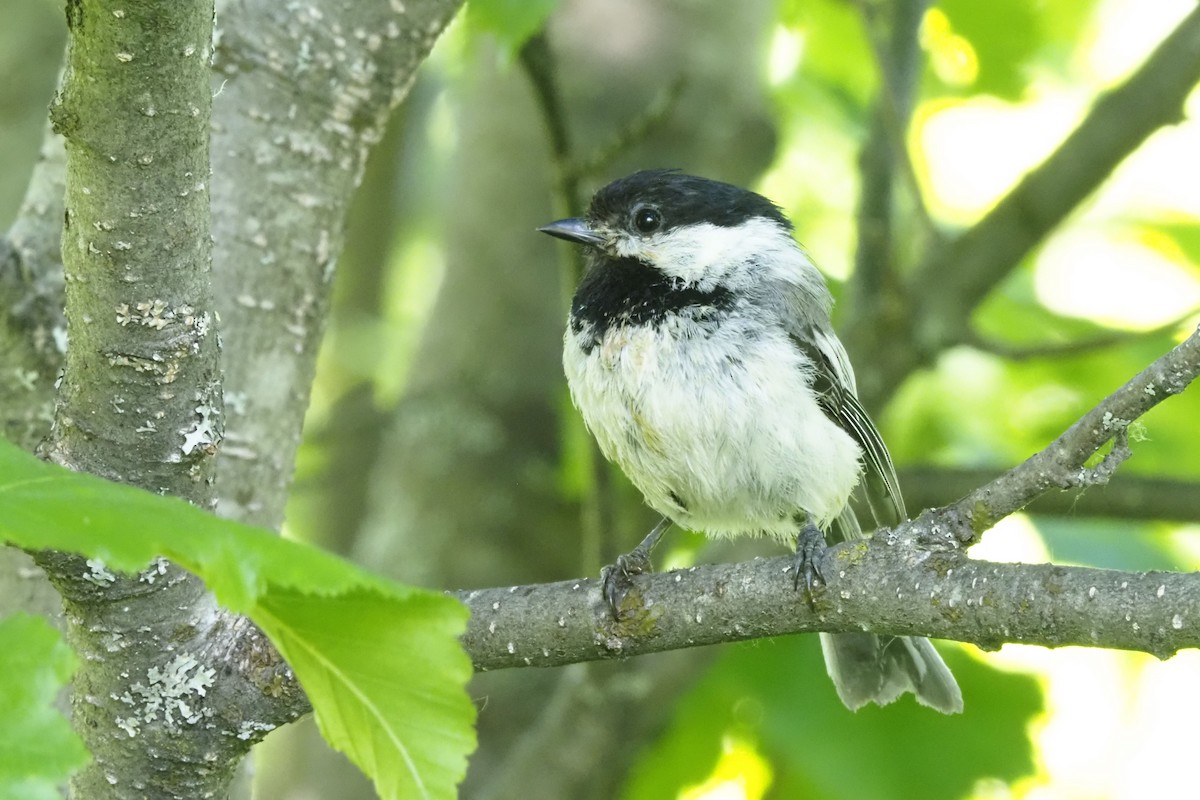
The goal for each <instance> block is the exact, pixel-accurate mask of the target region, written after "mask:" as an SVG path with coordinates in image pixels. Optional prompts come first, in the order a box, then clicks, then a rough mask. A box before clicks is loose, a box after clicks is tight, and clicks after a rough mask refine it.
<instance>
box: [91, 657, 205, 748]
mask: <svg viewBox="0 0 1200 800" xmlns="http://www.w3.org/2000/svg"><path fill="white" fill-rule="evenodd" d="M216 677H217V673H216V670H213V669H210V668H209V667H205V666H203V665H201V664H200V662H199V661H197V660H196V658H195V656H192V655H190V654H186V653H184V654H180V655H177V656H175V658H173V659H171V661H170V662H169V663H168V664H167V665H166V666H165V667H162V668H159V667H151V668H150V669H148V670H147V671H146V682H145V683H143V682H141V681H138V682H136V683H134V684H132V685H131V686H130V687H129V690H128V691H127V692H125V693H124V694H122V695H121V696H120V697H117V698H115V699H117V700H119V701H120V702H122V703H124V704H125V705H127V706H129V708H130V709H131V710H132V711H133V713H131V714H130V715H129V716H125V717H118V718H117V719H116V724H117V727H119V728H120V729H121V730H123V731H125V732H126V733H127V734H129V735H130V736H136V735H137V733H138V731H139V730H140V729H141V727H142V726H143V725H149V724H152V723H161V724H162V725H163V726H164V727H166V729H167V730H168V731H171V732H178V731H179V730H180V729H181V728H182V727H183V725H194V724H196V723H197V722H199V721H200V720H202V719H204V718H205V717H206V716H209V715H210V714H211V712H210V711H209V710H208V709H206V708H202V707H201V706H200V704H199V700H200V698H202V697H204V696H205V695H206V694H207V693H208V689H209V688H210V687H211V686H212V685H213V684H214V683H216Z"/></svg>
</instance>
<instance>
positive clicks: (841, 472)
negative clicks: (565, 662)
mask: <svg viewBox="0 0 1200 800" xmlns="http://www.w3.org/2000/svg"><path fill="white" fill-rule="evenodd" d="M539 230H540V231H542V232H544V233H548V234H550V235H551V236H556V237H558V238H560V239H566V240H567V241H570V242H574V243H577V244H580V245H583V246H584V247H585V248H586V253H587V257H586V261H587V271H586V274H585V275H584V277H583V280H582V281H581V282H580V284H579V287H578V289H577V290H576V292H575V297H574V300H573V301H572V304H571V313H570V320H569V324H568V327H567V332H566V336H565V348H564V352H563V365H564V367H565V369H566V374H567V381H568V383H569V385H570V389H571V396H572V398H573V400H574V402H575V405H576V406H577V407H578V408H579V410H580V412H581V413H582V415H583V418H584V421H585V422H586V423H587V426H588V428H589V429H590V430H591V432H592V434H593V435H594V436H595V437H596V441H597V442H598V443H599V445H600V449H601V451H602V452H603V453H604V455H605V456H606V457H607V458H608V459H609V460H611V461H614V462H615V463H616V464H617V465H619V466H620V467H621V469H622V470H624V472H625V474H626V475H628V476H629V479H630V480H631V481H632V482H633V483H634V485H636V486H637V487H638V489H640V490H641V492H642V494H643V495H644V496H645V498H646V502H647V504H649V505H650V507H652V508H653V509H655V510H656V511H658V512H659V513H661V514H662V515H663V521H662V522H661V523H659V524H658V525H657V526H655V528H654V530H652V531H651V532H650V534H649V535H648V536H647V537H646V538H645V540H644V541H643V542H642V543H641V544H640V545H638V547H637V548H635V549H634V550H633V551H632V552H631V553H628V554H626V555H624V556H621V557H620V558H619V559H618V560H617V563H616V564H615V565H614V566H613V567H611V568H609V569H608V570H606V574H605V580H604V584H605V595H606V597H607V598H608V602H609V604H610V605H611V606H612V608H613V609H614V613H616V609H617V607H618V604H619V600H620V597H621V595H622V593H623V590H624V587H626V586H628V583H629V576H630V575H631V574H635V573H637V572H642V571H645V570H647V569H649V568H650V551H651V550H652V549H653V547H654V545H655V544H656V543H657V542H658V539H659V538H660V537H661V536H662V534H663V532H664V531H665V530H666V529H667V528H668V527H669V526H670V524H671V523H672V522H674V523H676V524H678V525H680V526H682V527H684V528H689V529H692V530H697V531H702V532H704V533H705V534H707V535H709V536H711V537H714V538H720V537H729V536H740V535H748V534H766V535H768V536H773V537H775V538H778V539H781V540H786V541H788V542H792V541H795V542H796V552H797V557H796V572H795V576H794V579H793V581H794V586H795V588H797V589H799V588H800V586H801V585H802V584H803V586H804V588H805V589H806V590H807V591H808V592H809V593H810V596H811V594H812V592H813V591H814V589H815V588H816V586H817V585H818V584H819V583H820V582H821V574H820V567H819V564H820V554H821V552H822V551H823V550H824V549H825V547H826V546H827V544H826V539H825V537H826V536H829V537H830V538H832V539H835V540H837V541H840V540H842V539H846V538H852V537H857V536H861V535H862V532H861V528H860V526H859V522H858V519H857V517H856V515H855V512H854V510H853V509H852V507H851V505H850V499H851V495H852V493H854V491H855V489H856V487H859V486H860V484H861V485H862V489H863V490H864V493H865V494H866V495H867V498H868V500H869V501H870V506H871V508H872V511H873V512H874V514H875V515H876V516H877V517H879V518H880V519H881V521H888V522H900V521H902V520H903V519H904V518H905V517H906V514H905V509H904V501H903V499H902V497H901V495H900V487H899V484H898V483H897V480H896V472H895V469H894V467H893V466H892V460H891V457H890V456H889V455H888V451H887V448H886V447H885V446H884V443H883V440H882V439H881V438H880V435H879V432H878V431H877V430H876V428H875V426H874V424H873V423H872V422H871V420H870V418H868V416H867V414H866V412H865V411H864V410H863V408H862V406H861V405H860V404H859V402H858V399H857V394H856V388H855V381H854V371H853V369H852V368H851V366H850V361H849V359H848V358H847V356H846V351H845V348H844V347H843V346H842V343H841V342H840V341H839V340H838V338H837V336H836V335H835V334H834V332H833V328H832V325H831V323H830V319H829V313H830V309H831V307H832V304H833V301H832V298H831V296H830V294H829V290H828V288H827V287H826V285H825V280H824V278H823V277H822V275H821V273H820V272H819V271H818V270H817V268H816V267H815V266H814V265H813V263H812V261H811V260H810V259H809V257H808V255H807V254H806V253H805V251H804V250H803V249H802V248H801V247H800V246H799V245H798V244H797V243H796V241H795V239H794V238H793V237H792V224H791V222H790V221H789V220H788V219H787V217H786V216H784V214H783V212H782V211H781V210H780V209H779V208H778V207H777V206H776V205H775V204H774V203H772V202H771V201H770V200H767V199H766V198H765V197H762V196H761V195H758V194H755V193H754V192H751V191H747V190H745V189H741V188H739V187H736V186H732V185H730V184H727V183H719V182H717V181H712V180H707V179H705V178H698V177H694V176H691V175H685V174H683V173H680V172H676V171H672V170H648V171H643V172H637V173H634V174H633V175H630V176H628V177H626V178H622V179H620V180H617V181H614V182H613V183H610V184H609V185H608V186H605V187H604V188H603V189H601V190H600V191H599V192H597V193H596V195H595V196H594V197H593V198H592V202H591V206H590V207H589V209H588V212H587V214H586V216H584V217H583V218H581V219H563V220H559V221H557V222H553V223H550V224H549V225H546V226H543V227H542V228H539ZM821 642H822V646H823V648H824V652H825V664H826V667H827V669H828V671H829V675H830V677H831V678H832V679H833V682H834V685H835V686H836V688H837V692H838V695H839V696H840V697H841V699H842V701H843V702H844V703H845V704H846V705H847V706H848V707H849V708H851V709H857V708H859V707H861V706H862V705H864V704H866V703H868V702H876V703H879V704H884V703H890V702H891V701H893V700H895V699H896V698H897V697H899V696H900V695H901V694H903V693H904V692H909V691H911V692H913V693H914V694H915V695H916V697H917V700H918V701H919V702H921V703H923V704H925V705H927V706H931V707H933V708H936V709H937V710H939V711H942V712H945V713H955V712H958V711H961V710H962V693H961V692H960V691H959V688H958V685H957V683H955V680H954V677H953V676H952V675H951V674H950V671H949V670H948V669H947V668H946V665H945V664H944V663H943V662H942V659H941V657H940V656H939V655H938V654H937V651H936V650H934V648H933V645H932V644H930V642H929V640H928V639H921V638H912V637H904V636H883V637H880V636H876V635H874V634H867V633H849V634H824V633H823V634H821Z"/></svg>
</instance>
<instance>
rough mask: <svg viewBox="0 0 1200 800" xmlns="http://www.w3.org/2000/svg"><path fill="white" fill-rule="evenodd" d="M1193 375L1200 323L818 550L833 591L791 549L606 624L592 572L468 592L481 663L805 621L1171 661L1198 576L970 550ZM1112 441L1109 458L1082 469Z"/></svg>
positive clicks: (615, 650) (1194, 618) (690, 639)
mask: <svg viewBox="0 0 1200 800" xmlns="http://www.w3.org/2000/svg"><path fill="white" fill-rule="evenodd" d="M1198 373H1200V330H1198V331H1197V332H1195V333H1193V334H1192V336H1191V337H1190V338H1189V339H1187V340H1186V341H1185V342H1183V343H1182V344H1180V345H1179V346H1178V347H1176V348H1174V349H1173V350H1171V351H1170V352H1168V353H1166V354H1165V355H1163V356H1162V357H1160V358H1159V359H1157V360H1156V361H1155V362H1154V363H1153V364H1151V365H1150V366H1149V367H1147V368H1146V369H1144V370H1142V372H1140V373H1139V374H1138V375H1136V376H1135V377H1134V378H1133V379H1132V380H1130V381H1129V382H1128V383H1126V384H1125V385H1124V386H1122V387H1121V388H1120V389H1118V390H1117V391H1116V392H1114V393H1113V394H1111V395H1109V396H1108V397H1106V398H1105V399H1104V400H1103V401H1102V402H1101V403H1100V404H1099V405H1097V406H1096V407H1095V408H1093V409H1092V410H1091V411H1089V412H1088V413H1087V414H1085V415H1084V416H1083V417H1082V418H1081V419H1080V420H1079V421H1078V422H1076V423H1075V424H1074V425H1072V426H1071V427H1070V428H1069V429H1067V431H1066V432H1065V433H1063V434H1062V435H1061V436H1059V437H1058V438H1057V439H1056V440H1055V441H1054V442H1052V443H1051V444H1050V446H1048V447H1047V448H1046V449H1045V450H1043V451H1041V452H1040V453H1037V454H1036V455H1034V456H1032V457H1030V458H1029V459H1028V460H1027V461H1025V462H1024V463H1023V464H1021V465H1019V466H1017V467H1015V468H1013V469H1012V470H1009V471H1008V472H1007V473H1005V474H1004V475H1002V476H1000V477H999V478H997V479H996V480H993V481H991V482H990V483H988V484H986V485H984V486H983V487H982V488H979V489H975V490H974V491H972V492H970V493H968V494H967V495H966V497H964V498H963V499H962V500H960V501H958V502H957V503H954V504H953V505H949V506H946V507H944V508H939V509H935V510H932V511H926V512H924V513H922V514H921V515H920V516H918V518H917V519H916V520H912V521H908V522H905V523H903V524H901V525H900V526H898V527H897V528H895V529H894V530H883V531H880V532H879V533H877V534H876V535H875V536H874V537H872V538H871V539H870V540H858V541H853V542H845V543H842V544H840V545H838V546H836V547H832V548H830V549H829V550H828V551H826V553H825V554H824V556H823V566H822V569H821V572H822V574H823V575H826V576H828V578H829V581H828V585H827V586H826V587H824V588H821V589H819V590H818V591H817V592H816V594H815V597H814V598H813V601H812V603H811V604H810V602H809V598H808V596H807V594H806V593H804V592H797V591H795V590H794V589H793V588H792V586H793V578H792V575H791V574H790V573H791V571H792V569H793V566H794V563H795V559H794V558H793V557H791V556H787V557H782V558H774V559H765V560H764V559H755V560H753V561H747V562H741V563H737V564H718V565H711V566H703V567H693V568H691V569H687V570H679V571H674V572H670V573H666V574H657V575H642V576H636V577H635V578H634V579H633V589H632V590H631V591H630V592H629V593H628V594H627V595H626V596H625V597H624V599H623V601H622V604H621V611H622V618H621V619H620V620H615V619H613V615H612V614H611V612H610V610H609V608H608V606H607V604H606V603H605V601H604V600H603V598H602V596H601V592H600V588H599V582H598V581H595V580H587V579H581V580H576V581H564V582H560V583H551V584H541V585H533V586H512V587H509V588H500V589H483V590H476V591H470V592H459V593H457V595H456V596H457V597H459V599H461V600H462V601H463V602H464V603H465V604H466V605H467V606H468V607H469V608H470V610H471V621H470V623H469V625H468V629H467V632H466V634H465V635H464V636H463V638H462V641H463V645H464V646H465V647H466V649H467V652H468V653H469V654H470V656H471V658H472V660H473V662H474V664H475V666H476V668H477V669H499V668H504V667H518V666H543V667H545V666H559V665H563V664H570V663H574V662H578V661H592V660H599V659H611V658H619V657H623V656H631V655H639V654H642V653H651V652H658V651H662V650H672V649H677V648H682V647H695V646H698V645H705V644H715V643H718V642H729V641H739V640H743V639H753V638H760V637H765V636H778V635H781V634H787V633H802V632H810V631H831V632H842V631H858V630H865V631H872V632H875V633H880V634H897V635H910V634H911V635H920V636H931V637H935V638H940V639H955V640H958V641H963V642H973V643H975V644H977V645H979V646H980V647H983V648H996V647H999V646H1000V645H1001V644H1003V643H1004V642H1025V643H1029V644H1041V645H1046V646H1052V647H1053V646H1062V645H1088V646H1093V647H1108V648H1114V649H1124V650H1142V651H1145V652H1148V653H1153V654H1155V655H1157V656H1160V657H1167V656H1169V655H1171V654H1173V653H1174V652H1175V651H1176V650H1179V649H1180V648H1184V647H1197V646H1200V573H1192V574H1178V573H1170V572H1148V573H1133V572H1118V571H1112V570H1101V569H1092V568H1087V567H1062V566H1058V565H1054V564H998V563H992V562H987V561H975V560H972V559H970V558H968V556H967V555H966V553H965V551H964V549H963V547H964V546H965V545H967V544H970V543H971V542H973V541H975V540H976V539H977V538H978V536H979V535H980V534H982V533H983V530H985V529H986V528H987V527H990V526H991V525H992V524H994V523H995V522H996V521H997V520H998V519H1000V518H1002V517H1004V516H1007V515H1008V514H1011V513H1012V512H1014V511H1017V510H1019V509H1020V508H1022V507H1024V506H1025V505H1026V504H1027V503H1029V502H1030V500H1032V499H1033V498H1035V497H1037V496H1038V495H1039V494H1041V493H1044V492H1045V491H1047V490H1048V489H1050V488H1053V487H1056V486H1057V487H1072V486H1084V485H1092V484H1096V483H1103V482H1105V481H1107V479H1108V477H1109V476H1110V475H1111V473H1112V471H1113V470H1114V469H1115V468H1116V466H1117V465H1118V464H1119V463H1120V462H1121V461H1123V460H1124V458H1126V457H1127V456H1128V445H1127V443H1126V441H1125V429H1126V427H1127V426H1128V425H1129V423H1130V422H1131V421H1133V420H1134V419H1136V418H1137V417H1139V416H1140V415H1141V414H1144V413H1145V412H1146V411H1148V410H1149V409H1150V408H1152V407H1153V406H1155V405H1156V404H1158V403H1159V402H1161V401H1162V400H1163V399H1164V398H1165V397H1168V396H1170V395H1173V394H1177V393H1179V392H1181V391H1183V389H1184V388H1185V387H1186V386H1187V385H1188V384H1189V383H1190V382H1191V381H1192V380H1194V379H1195V377H1196V376H1197V374H1198ZM1109 440H1113V441H1114V446H1113V449H1112V451H1111V452H1110V453H1109V454H1108V455H1107V456H1106V457H1105V458H1104V459H1103V460H1102V461H1101V463H1100V464H1098V465H1095V466H1092V467H1085V466H1084V465H1085V463H1086V462H1087V461H1088V460H1089V459H1090V458H1091V457H1092V456H1093V455H1094V454H1095V453H1096V452H1097V451H1098V450H1099V449H1100V448H1101V447H1102V446H1103V445H1104V444H1105V443H1106V442H1108V441H1109Z"/></svg>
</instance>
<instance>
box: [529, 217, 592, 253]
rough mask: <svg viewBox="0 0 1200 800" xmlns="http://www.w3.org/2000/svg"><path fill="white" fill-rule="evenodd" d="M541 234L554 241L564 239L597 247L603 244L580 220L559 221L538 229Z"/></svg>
mask: <svg viewBox="0 0 1200 800" xmlns="http://www.w3.org/2000/svg"><path fill="white" fill-rule="evenodd" d="M538 230H539V231H541V232H542V233H548V234H550V235H551V236H553V237H555V238H556V239H566V240H567V241H568V242H575V243H576V244H588V245H592V246H593V247H599V246H601V245H602V244H604V237H603V236H601V235H600V234H599V233H597V232H596V231H595V230H593V229H592V228H591V227H589V226H588V224H587V223H586V222H584V221H583V220H581V219H575V218H571V219H560V220H558V221H557V222H551V223H550V224H549V225H543V226H542V227H540V228H538Z"/></svg>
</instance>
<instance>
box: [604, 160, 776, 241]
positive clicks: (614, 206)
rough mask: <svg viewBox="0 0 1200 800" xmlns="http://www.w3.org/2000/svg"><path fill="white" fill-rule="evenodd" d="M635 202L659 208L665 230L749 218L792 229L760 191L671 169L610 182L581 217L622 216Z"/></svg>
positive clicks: (724, 224)
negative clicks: (775, 223)
mask: <svg viewBox="0 0 1200 800" xmlns="http://www.w3.org/2000/svg"><path fill="white" fill-rule="evenodd" d="M641 205H649V206H653V207H654V208H656V209H657V210H658V211H659V212H661V213H662V216H663V229H665V230H669V229H671V228H675V227H680V226H685V225H696V224H699V223H702V222H707V223H709V224H711V225H717V226H720V227H725V228H729V227H734V226H736V225H740V224H741V223H743V222H745V221H746V220H748V219H753V218H755V217H764V218H766V219H770V220H774V221H775V222H777V223H779V224H780V225H782V226H783V227H784V228H786V229H788V230H791V228H792V223H791V222H790V221H789V220H788V218H787V217H785V216H784V215H783V212H782V211H780V210H779V207H778V206H777V205H775V204H774V203H772V202H771V201H770V200H768V199H767V198H765V197H763V196H762V195H760V194H756V193H754V192H751V191H749V190H747V189H743V188H741V187H740V186H734V185H733V184H729V183H722V182H721V181H714V180H709V179H708V178H699V177H697V176H695V175H688V174H686V173H683V172H679V171H678V170H672V169H648V170H642V171H641V172H635V173H633V174H632V175H628V176H626V177H624V178H620V179H618V180H615V181H613V182H612V183H610V184H608V185H607V186H605V187H604V188H603V189H601V190H600V191H598V192H596V194H595V196H594V197H593V198H592V204H591V207H590V208H589V209H588V214H587V216H588V218H589V219H592V220H597V221H601V220H604V221H616V220H622V219H624V218H626V217H627V216H628V214H629V212H630V210H632V209H633V208H635V207H638V206H641Z"/></svg>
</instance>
